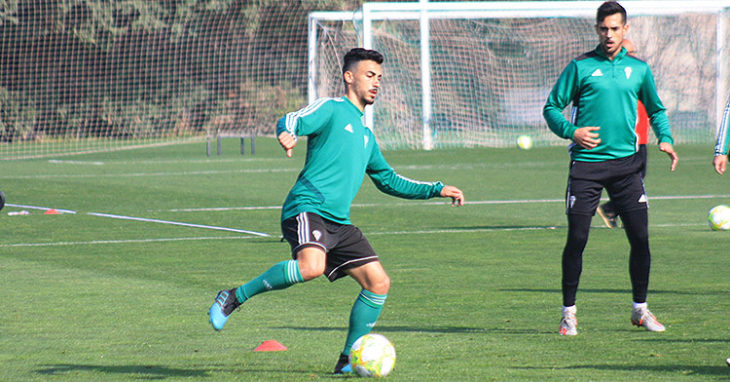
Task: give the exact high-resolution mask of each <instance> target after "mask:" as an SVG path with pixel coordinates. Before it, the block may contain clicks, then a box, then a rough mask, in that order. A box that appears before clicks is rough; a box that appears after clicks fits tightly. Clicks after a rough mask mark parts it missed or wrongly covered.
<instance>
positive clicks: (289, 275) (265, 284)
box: [236, 260, 304, 303]
mask: <svg viewBox="0 0 730 382" xmlns="http://www.w3.org/2000/svg"><path fill="white" fill-rule="evenodd" d="M301 282H304V279H303V278H302V273H301V271H299V263H298V262H297V261H296V260H286V261H282V262H280V263H276V264H274V266H272V267H271V268H269V269H268V270H267V271H266V272H264V273H262V274H261V275H259V277H256V278H255V279H253V280H251V281H249V282H247V283H245V284H243V285H241V286H240V287H238V288H236V300H238V302H240V303H244V302H245V301H246V300H248V299H249V298H251V297H253V296H255V295H257V294H259V293H263V292H268V291H270V290H277V289H284V288H288V287H290V286H292V285H294V284H296V283H301Z"/></svg>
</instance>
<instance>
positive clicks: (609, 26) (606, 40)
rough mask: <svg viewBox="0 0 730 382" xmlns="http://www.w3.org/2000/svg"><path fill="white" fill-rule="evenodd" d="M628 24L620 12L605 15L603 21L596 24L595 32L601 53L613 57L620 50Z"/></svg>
mask: <svg viewBox="0 0 730 382" xmlns="http://www.w3.org/2000/svg"><path fill="white" fill-rule="evenodd" d="M628 30H629V26H628V25H627V24H626V23H625V22H624V20H623V17H622V16H621V14H620V13H614V14H612V15H609V16H606V18H605V19H603V21H601V22H600V23H598V24H596V33H598V39H599V40H600V42H601V49H602V50H603V53H606V55H607V56H608V57H609V58H611V59H613V58H614V57H616V55H618V52H620V51H621V43H622V42H623V41H624V35H625V34H626V32H627V31H628Z"/></svg>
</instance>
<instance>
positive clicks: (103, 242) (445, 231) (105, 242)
mask: <svg viewBox="0 0 730 382" xmlns="http://www.w3.org/2000/svg"><path fill="white" fill-rule="evenodd" d="M649 226H650V227H653V228H674V227H701V226H705V224H699V223H697V224H690V223H681V224H656V225H654V224H650V225H649ZM558 228H565V227H555V226H542V227H538V226H535V227H505V228H498V227H492V228H467V229H435V230H418V231H381V232H365V234H366V236H386V235H397V236H399V235H433V234H452V233H457V234H458V233H474V232H509V231H544V230H555V229H558ZM592 228H605V229H608V228H606V227H603V226H594V227H592ZM272 236H273V235H272ZM254 238H255V237H253V236H227V237H225V236H224V237H219V236H202V237H177V238H161V239H129V240H90V241H67V242H56V243H54V242H41V243H14V244H0V248H23V247H58V246H75V245H109V244H140V243H164V242H175V241H199V240H200V241H202V240H246V239H254Z"/></svg>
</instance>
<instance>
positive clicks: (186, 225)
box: [87, 212, 271, 237]
mask: <svg viewBox="0 0 730 382" xmlns="http://www.w3.org/2000/svg"><path fill="white" fill-rule="evenodd" d="M87 215H91V216H98V217H103V218H112V219H121V220H134V221H140V222H148V223H160V224H170V225H178V226H183V227H192V228H204V229H214V230H218V231H228V232H237V233H247V234H249V235H255V236H262V237H269V236H271V235H269V234H267V233H263V232H256V231H248V230H245V229H237V228H228V227H218V226H214V225H204V224H192V223H182V222H174V221H170V220H160V219H148V218H140V217H134V216H124V215H114V214H103V213H98V212H88V213H87Z"/></svg>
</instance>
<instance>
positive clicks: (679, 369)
mask: <svg viewBox="0 0 730 382" xmlns="http://www.w3.org/2000/svg"><path fill="white" fill-rule="evenodd" d="M719 358H721V357H718V364H720V363H722V364H721V365H718V366H700V365H676V364H674V365H665V366H659V365H656V366H651V365H576V366H565V367H529V366H527V367H516V369H525V370H586V369H591V370H607V371H641V372H646V371H650V372H663V373H678V374H682V375H683V376H685V377H690V376H692V375H709V376H725V377H728V379H730V370H729V369H728V367H727V365H725V362H724V360H722V359H719Z"/></svg>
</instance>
